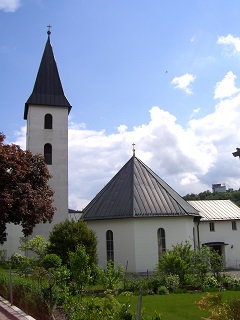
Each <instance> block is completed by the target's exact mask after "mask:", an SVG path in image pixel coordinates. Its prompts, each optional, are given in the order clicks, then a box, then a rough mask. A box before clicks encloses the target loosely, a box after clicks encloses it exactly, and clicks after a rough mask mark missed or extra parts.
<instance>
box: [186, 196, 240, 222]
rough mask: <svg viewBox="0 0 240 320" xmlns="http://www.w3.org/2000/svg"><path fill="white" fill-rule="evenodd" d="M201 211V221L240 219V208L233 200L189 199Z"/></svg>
mask: <svg viewBox="0 0 240 320" xmlns="http://www.w3.org/2000/svg"><path fill="white" fill-rule="evenodd" d="M188 203H189V204H190V205H191V206H193V207H194V208H195V209H196V210H198V211H199V214H200V216H202V219H201V221H207V220H210V221H211V220H237V219H240V208H239V207H238V206H237V205H236V204H235V203H233V202H232V201H231V200H199V201H188Z"/></svg>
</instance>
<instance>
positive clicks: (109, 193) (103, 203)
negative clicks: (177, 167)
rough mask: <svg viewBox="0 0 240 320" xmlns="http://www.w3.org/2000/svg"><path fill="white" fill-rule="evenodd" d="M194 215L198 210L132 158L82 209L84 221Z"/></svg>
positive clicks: (197, 214) (138, 160)
mask: <svg viewBox="0 0 240 320" xmlns="http://www.w3.org/2000/svg"><path fill="white" fill-rule="evenodd" d="M166 216H167V217H168V216H169V217H170V216H196V217H199V218H200V215H199V213H198V211H197V210H196V209H195V208H194V207H193V206H191V205H190V204H189V203H188V202H187V201H185V200H184V199H183V198H182V197H181V196H180V195H179V194H178V193H177V192H176V191H175V190H173V189H172V188H171V187H170V186H169V185H168V184H167V183H166V182H165V181H163V180H162V179H161V178H160V177H159V176H158V175H157V174H156V173H154V172H153V171H152V170H151V169H150V168H149V167H148V166H147V165H146V164H144V163H143V162H142V161H141V160H140V159H138V158H137V157H136V156H135V155H133V157H132V158H130V160H129V161H128V162H127V163H126V164H125V165H124V166H123V167H122V168H121V169H120V170H119V172H118V173H117V174H116V175H115V176H114V177H113V178H112V179H111V180H110V181H109V182H108V184H107V185H106V186H105V187H104V188H103V189H102V190H101V191H100V192H99V193H98V194H97V195H96V197H95V198H94V199H93V200H92V201H91V202H90V203H89V204H88V205H87V206H86V207H85V208H84V209H83V219H84V220H104V219H123V218H139V217H141V218H143V217H145V218H147V217H149V218H150V217H166Z"/></svg>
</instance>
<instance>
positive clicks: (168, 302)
mask: <svg viewBox="0 0 240 320" xmlns="http://www.w3.org/2000/svg"><path fill="white" fill-rule="evenodd" d="M213 294H216V293H213ZM222 294H223V299H228V300H232V299H234V298H238V297H240V292H239V291H225V292H223V293H222ZM205 295H206V293H194V294H190V293H183V294H170V295H160V296H159V295H149V296H143V298H142V314H143V315H145V316H148V317H149V316H150V317H153V319H154V315H156V312H157V313H160V314H162V316H163V319H164V320H197V319H199V320H200V319H201V318H202V317H207V316H209V313H208V312H207V311H202V310H199V309H198V307H197V306H196V305H195V304H194V302H195V301H199V300H200V299H201V297H202V296H205ZM117 300H118V301H119V302H120V303H125V302H126V301H128V302H129V304H130V309H129V310H130V311H131V312H132V313H133V314H136V311H137V305H138V297H136V296H132V297H123V296H119V297H117Z"/></svg>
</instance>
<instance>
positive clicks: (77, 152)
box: [17, 92, 240, 210]
mask: <svg viewBox="0 0 240 320" xmlns="http://www.w3.org/2000/svg"><path fill="white" fill-rule="evenodd" d="M239 122H240V93H239V92H238V93H236V94H235V95H234V96H233V97H231V98H226V99H224V100H220V101H219V103H217V104H216V106H215V108H214V111H213V112H212V113H209V114H208V115H206V116H204V117H201V118H199V119H191V120H189V122H188V123H187V125H186V126H185V127H183V126H181V125H179V124H178V122H177V119H176V117H175V116H174V115H172V114H171V113H169V112H167V111H165V110H163V109H161V108H159V107H158V106H154V107H152V108H151V109H150V110H149V118H148V119H147V120H146V121H145V123H143V124H141V125H140V126H136V127H134V128H133V129H128V128H127V127H126V126H125V125H120V126H119V127H118V128H117V129H116V132H115V133H112V134H107V133H106V132H105V131H104V130H101V131H96V130H89V129H87V128H86V125H84V124H81V125H78V124H77V123H76V124H74V123H73V122H71V123H70V126H69V207H70V208H72V209H78V210H81V209H83V208H84V207H85V206H86V205H87V204H88V202H89V201H91V200H92V199H93V198H94V196H95V195H96V194H97V193H98V192H99V191H100V190H101V189H102V188H103V187H104V186H105V185H106V184H107V183H108V182H109V180H110V179H111V178H112V177H113V176H114V175H115V174H116V173H117V172H118V171H119V170H120V169H121V167H122V166H123V165H124V164H125V163H126V162H127V161H128V160H129V159H130V157H131V156H132V155H133V150H132V143H133V142H134V143H135V144H136V146H135V148H136V156H137V157H138V158H140V159H141V160H142V161H143V162H144V163H146V165H148V166H149V167H150V168H151V169H152V170H153V171H154V172H156V174H158V175H159V176H160V177H161V178H162V179H163V180H165V181H166V182H167V183H168V184H169V185H170V186H171V187H172V188H173V189H175V190H176V191H177V192H178V193H180V194H181V195H186V194H187V193H199V192H202V191H205V190H211V188H212V183H225V184H226V186H227V188H228V187H229V188H230V187H231V188H233V189H238V188H239V185H240V164H239V161H238V160H237V159H236V158H234V157H233V156H232V152H233V151H235V149H236V147H240V145H239V141H240V127H239ZM24 139H25V128H22V130H21V132H19V133H18V135H17V141H18V142H19V144H23V143H24Z"/></svg>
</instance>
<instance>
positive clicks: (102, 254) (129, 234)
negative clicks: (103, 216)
mask: <svg viewBox="0 0 240 320" xmlns="http://www.w3.org/2000/svg"><path fill="white" fill-rule="evenodd" d="M87 224H88V226H89V228H91V229H92V230H94V231H95V232H96V236H97V240H98V244H97V252H98V263H99V265H100V266H101V267H102V268H103V269H105V268H106V262H107V250H106V232H107V230H112V232H113V244H114V260H115V262H116V265H119V266H121V267H124V269H125V268H126V265H127V270H128V272H134V271H135V270H136V265H135V242H134V222H133V220H132V219H114V220H102V221H100V220H97V221H87Z"/></svg>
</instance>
